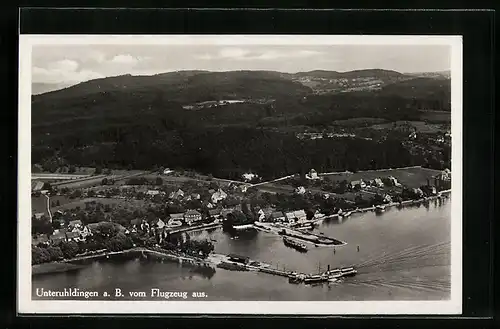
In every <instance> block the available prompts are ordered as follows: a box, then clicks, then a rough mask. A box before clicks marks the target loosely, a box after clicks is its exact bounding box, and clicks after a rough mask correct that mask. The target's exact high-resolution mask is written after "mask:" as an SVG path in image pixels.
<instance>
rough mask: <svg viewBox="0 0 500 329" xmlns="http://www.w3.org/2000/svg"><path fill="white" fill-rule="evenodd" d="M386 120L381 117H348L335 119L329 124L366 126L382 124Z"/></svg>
mask: <svg viewBox="0 0 500 329" xmlns="http://www.w3.org/2000/svg"><path fill="white" fill-rule="evenodd" d="M385 122H387V120H385V119H382V118H350V119H344V120H335V121H333V122H332V123H331V124H332V125H333V126H342V127H360V126H361V127H366V126H370V125H375V124H383V123H385Z"/></svg>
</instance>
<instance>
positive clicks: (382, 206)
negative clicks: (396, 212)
mask: <svg viewBox="0 0 500 329" xmlns="http://www.w3.org/2000/svg"><path fill="white" fill-rule="evenodd" d="M384 211H385V206H384V205H378V206H376V207H375V212H376V213H378V214H380V213H383V212H384Z"/></svg>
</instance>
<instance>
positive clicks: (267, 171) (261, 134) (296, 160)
mask: <svg viewBox="0 0 500 329" xmlns="http://www.w3.org/2000/svg"><path fill="white" fill-rule="evenodd" d="M143 131H147V132H146V133H144V134H143ZM60 155H61V156H63V157H64V158H65V159H66V160H67V161H68V162H69V163H75V164H79V165H87V166H96V165H99V166H102V167H105V168H128V169H145V168H153V167H157V168H158V167H161V166H168V167H174V168H175V167H180V168H189V169H193V170H195V171H197V172H200V173H206V174H213V176H214V177H227V178H232V179H240V177H241V174H242V173H244V172H248V171H250V170H251V171H252V172H256V173H258V174H259V175H260V176H261V177H262V178H263V179H268V178H274V177H281V176H285V175H288V174H293V173H297V172H306V171H308V170H310V169H311V168H314V169H316V170H317V171H320V172H321V171H340V170H350V171H357V170H361V169H381V168H389V167H404V166H411V165H421V164H423V163H420V162H418V163H417V162H415V159H414V158H413V157H412V156H411V154H410V153H409V151H408V150H407V149H406V148H405V147H403V145H402V144H401V142H400V141H399V140H397V139H392V138H388V139H387V140H385V141H374V140H364V139H359V138H343V139H319V140H298V139H297V138H296V137H295V135H294V134H290V133H280V132H273V131H269V130H264V129H252V128H244V127H238V128H236V127H229V128H224V129H203V130H199V131H198V130H184V131H178V132H167V133H164V134H156V136H155V135H154V134H151V130H148V127H146V126H145V127H141V128H140V129H134V131H133V132H132V131H127V132H125V133H124V134H123V135H122V137H121V138H120V139H119V140H117V141H116V143H114V144H112V145H111V144H99V145H94V146H92V147H87V148H83V149H77V148H72V149H68V150H61V151H60ZM33 158H34V157H33ZM34 161H36V160H35V158H34Z"/></svg>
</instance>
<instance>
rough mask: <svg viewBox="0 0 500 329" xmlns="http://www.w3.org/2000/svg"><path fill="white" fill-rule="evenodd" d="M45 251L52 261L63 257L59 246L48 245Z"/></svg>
mask: <svg viewBox="0 0 500 329" xmlns="http://www.w3.org/2000/svg"><path fill="white" fill-rule="evenodd" d="M47 252H48V254H49V259H50V261H52V262H53V261H56V260H60V259H62V258H63V257H64V256H63V253H62V251H61V248H59V247H55V246H49V247H47Z"/></svg>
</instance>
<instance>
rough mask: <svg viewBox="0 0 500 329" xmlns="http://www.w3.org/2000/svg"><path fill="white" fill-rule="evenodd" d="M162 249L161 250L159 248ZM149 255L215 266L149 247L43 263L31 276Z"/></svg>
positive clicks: (32, 271) (199, 259) (32, 267)
mask: <svg viewBox="0 0 500 329" xmlns="http://www.w3.org/2000/svg"><path fill="white" fill-rule="evenodd" d="M158 249H160V248H158ZM134 252H136V253H139V252H140V253H143V254H144V253H149V254H153V255H156V256H161V257H164V258H166V259H169V260H172V261H176V262H179V263H188V264H193V265H197V266H202V267H207V266H210V267H212V266H213V265H214V264H212V263H211V262H210V261H209V260H208V259H206V260H205V259H201V258H196V257H193V256H188V255H178V254H176V253H174V252H168V251H167V250H161V251H160V250H154V248H151V249H150V248H147V247H134V248H131V249H126V250H121V251H105V252H100V253H96V254H92V255H85V256H77V257H74V258H71V259H64V260H61V261H57V262H50V263H42V264H35V265H31V274H32V276H34V275H42V274H51V273H61V272H70V271H74V270H79V269H82V268H84V267H85V265H82V264H73V262H78V261H81V260H87V259H98V258H103V257H106V258H108V257H110V256H116V255H125V254H129V253H134Z"/></svg>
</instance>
